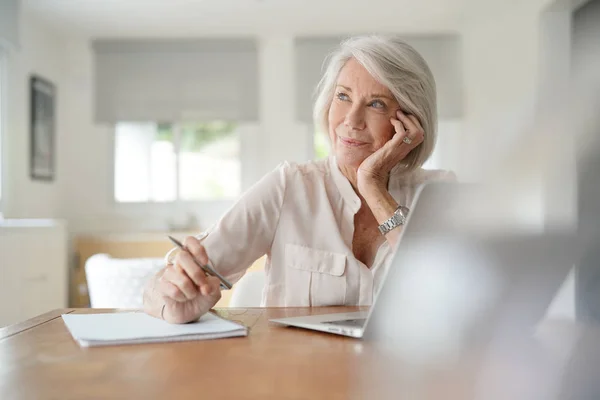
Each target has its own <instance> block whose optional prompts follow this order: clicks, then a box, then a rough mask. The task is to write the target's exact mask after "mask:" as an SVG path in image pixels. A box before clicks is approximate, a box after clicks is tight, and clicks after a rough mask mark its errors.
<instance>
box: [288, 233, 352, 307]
mask: <svg viewBox="0 0 600 400" xmlns="http://www.w3.org/2000/svg"><path fill="white" fill-rule="evenodd" d="M285 267H286V271H285V275H286V278H285V280H286V285H285V292H286V295H285V304H286V306H288V307H294V306H296V307H302V306H304V307H306V306H313V307H318V306H332V305H343V304H344V302H345V299H346V276H345V274H344V272H345V270H346V255H345V254H342V253H335V252H331V251H325V250H319V249H314V248H311V247H306V246H300V245H296V244H287V245H286V246H285Z"/></svg>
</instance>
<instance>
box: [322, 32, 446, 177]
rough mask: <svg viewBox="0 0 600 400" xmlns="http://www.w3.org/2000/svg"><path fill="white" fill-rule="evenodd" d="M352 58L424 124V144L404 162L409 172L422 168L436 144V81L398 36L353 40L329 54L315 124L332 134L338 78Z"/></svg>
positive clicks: (422, 61)
mask: <svg viewBox="0 0 600 400" xmlns="http://www.w3.org/2000/svg"><path fill="white" fill-rule="evenodd" d="M351 58H354V59H355V60H356V61H357V62H358V63H360V64H361V65H362V66H363V67H364V68H365V69H366V70H367V71H368V72H369V74H371V76H372V77H373V78H374V79H375V80H377V81H378V82H379V83H381V84H382V85H384V86H386V87H387V88H388V89H389V90H390V92H392V94H393V95H394V97H395V98H396V101H398V103H399V104H400V108H401V109H402V110H403V111H404V112H407V113H410V114H412V115H414V116H415V117H417V119H418V120H419V122H420V123H421V126H422V127H423V130H424V132H425V138H424V140H423V143H421V145H419V146H418V147H416V148H415V149H414V150H413V151H411V152H410V154H409V155H408V156H407V157H406V158H405V159H404V160H402V161H401V163H400V164H401V166H403V167H404V168H405V169H406V170H407V171H412V170H415V169H417V168H419V167H421V166H422V165H423V164H424V163H425V161H427V159H428V158H429V156H431V153H432V152H433V148H434V146H435V141H436V131H437V104H436V90H435V80H434V78H433V74H432V73H431V70H430V69H429V66H428V65H427V62H426V61H425V60H424V59H423V57H422V56H421V55H420V54H419V53H418V52H417V51H416V50H415V49H414V48H413V47H411V46H410V45H408V44H406V43H405V42H404V41H403V40H401V39H400V38H398V37H396V36H379V35H373V36H357V37H353V38H349V39H347V40H345V41H343V42H342V43H341V45H340V47H339V48H338V49H337V50H336V51H334V52H333V53H332V54H330V55H329V57H328V62H327V67H326V69H325V73H324V74H323V77H322V78H321V81H320V82H319V85H318V86H317V91H316V94H317V96H316V101H315V106H314V111H313V117H314V120H315V124H316V125H317V126H318V127H320V128H321V129H323V130H324V132H326V133H329V122H328V114H329V108H330V107H331V102H332V100H333V95H334V91H335V87H336V84H337V78H338V75H339V73H340V71H341V70H342V68H343V67H344V65H345V64H346V63H347V62H348V60H350V59H351Z"/></svg>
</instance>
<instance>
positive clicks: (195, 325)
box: [62, 312, 248, 347]
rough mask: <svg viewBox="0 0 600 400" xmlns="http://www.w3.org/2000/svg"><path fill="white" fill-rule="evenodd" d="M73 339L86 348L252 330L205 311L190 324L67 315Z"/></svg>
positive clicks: (137, 315)
mask: <svg viewBox="0 0 600 400" xmlns="http://www.w3.org/2000/svg"><path fill="white" fill-rule="evenodd" d="M62 319H63V321H64V322H65V325H66V326H67V328H68V329H69V332H71V335H72V336H73V339H75V340H76V341H77V343H79V345H80V346H82V347H91V346H108V345H117V344H137V343H161V342H179V341H186V340H205V339H219V338H226V337H234V336H247V335H248V329H247V328H246V327H245V326H243V325H239V324H236V323H235V322H231V321H227V320H225V319H222V318H219V317H217V316H216V315H214V314H205V315H203V316H202V317H201V318H200V319H199V320H198V321H196V322H192V323H188V324H170V323H168V322H165V321H163V320H161V319H158V318H154V317H151V316H149V315H147V314H145V313H143V312H123V313H106V314H63V315H62Z"/></svg>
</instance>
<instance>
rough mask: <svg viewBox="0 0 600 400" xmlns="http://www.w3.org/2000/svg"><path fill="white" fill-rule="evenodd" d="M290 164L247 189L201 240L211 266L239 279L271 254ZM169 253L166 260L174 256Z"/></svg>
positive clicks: (233, 279)
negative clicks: (260, 259)
mask: <svg viewBox="0 0 600 400" xmlns="http://www.w3.org/2000/svg"><path fill="white" fill-rule="evenodd" d="M288 169H289V164H288V163H283V164H281V165H280V166H279V167H277V168H276V169H275V170H273V171H271V172H270V173H268V174H267V175H265V176H264V177H263V178H262V179H261V180H260V181H258V182H257V183H256V184H254V185H253V186H252V187H251V188H250V189H248V190H247V191H246V192H245V193H244V194H243V195H242V196H241V197H240V199H239V200H238V201H237V202H236V203H235V204H234V205H233V206H232V207H231V208H230V209H229V210H228V211H227V212H226V213H225V214H224V215H223V216H222V217H221V219H220V220H219V221H218V222H217V223H216V224H215V225H213V226H212V227H211V228H210V229H208V231H206V232H204V233H203V234H202V235H199V236H197V237H198V238H199V239H201V240H202V244H203V246H204V247H205V249H206V254H207V255H208V258H209V262H210V264H211V265H212V267H213V268H214V269H215V270H217V271H218V272H219V273H221V274H222V275H224V276H226V277H227V278H228V280H230V281H232V282H236V281H237V280H238V279H239V278H241V277H242V275H243V274H244V272H245V271H246V269H247V268H248V267H249V266H250V265H251V264H252V263H253V262H254V261H255V260H256V259H258V258H259V257H261V256H263V255H264V254H266V253H268V252H269V251H270V249H271V245H272V243H273V238H274V237H275V232H276V230H277V226H278V224H279V217H280V215H281V209H282V206H283V200H284V197H285V190H286V181H287V179H286V177H287V171H288ZM174 250H175V249H174ZM174 254H175V253H174V251H173V250H172V251H171V252H169V254H167V262H169V260H170V259H171V257H172V256H173V255H174Z"/></svg>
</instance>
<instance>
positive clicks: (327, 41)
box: [295, 35, 463, 123]
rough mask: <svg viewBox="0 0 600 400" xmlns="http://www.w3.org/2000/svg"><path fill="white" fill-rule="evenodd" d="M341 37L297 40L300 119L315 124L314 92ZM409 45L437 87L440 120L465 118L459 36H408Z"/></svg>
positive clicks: (297, 81)
mask: <svg viewBox="0 0 600 400" xmlns="http://www.w3.org/2000/svg"><path fill="white" fill-rule="evenodd" d="M341 40H343V38H342V37H311V38H298V39H296V43H295V45H296V95H297V99H296V101H297V105H298V107H297V118H298V120H299V121H303V122H308V123H312V122H313V121H312V108H313V104H314V91H315V88H316V86H317V84H318V83H319V80H320V79H321V75H322V74H323V72H324V69H325V60H326V58H327V56H328V55H329V54H330V53H331V51H333V50H334V49H336V48H337V46H338V45H339V44H340V42H341ZM405 40H406V42H407V43H408V44H410V45H411V46H413V47H414V48H415V49H417V51H418V52H419V53H420V54H421V55H422V56H423V58H425V60H426V61H427V63H428V64H429V68H431V71H432V72H433V75H434V77H435V81H436V85H437V94H438V115H439V118H440V119H455V118H461V117H462V115H463V79H462V63H461V58H462V53H461V46H460V39H459V37H458V36H457V35H435V36H430V35H428V36H422V37H418V36H408V37H406V38H405Z"/></svg>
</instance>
